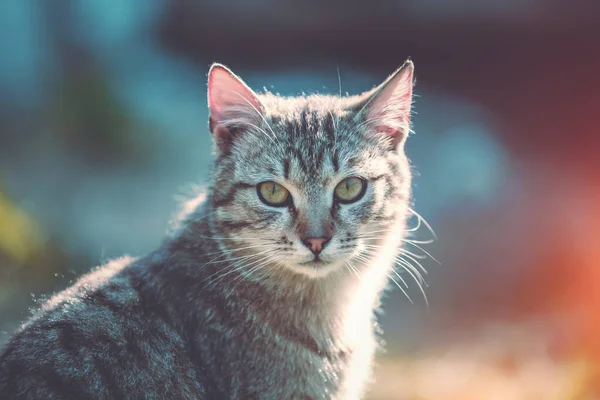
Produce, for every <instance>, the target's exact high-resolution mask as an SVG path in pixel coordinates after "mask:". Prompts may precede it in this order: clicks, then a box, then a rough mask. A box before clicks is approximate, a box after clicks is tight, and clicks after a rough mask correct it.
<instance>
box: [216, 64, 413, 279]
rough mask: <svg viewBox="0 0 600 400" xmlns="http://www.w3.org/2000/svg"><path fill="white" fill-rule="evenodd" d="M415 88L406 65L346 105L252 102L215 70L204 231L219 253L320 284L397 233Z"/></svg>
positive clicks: (315, 98)
mask: <svg viewBox="0 0 600 400" xmlns="http://www.w3.org/2000/svg"><path fill="white" fill-rule="evenodd" d="M412 86H413V64H412V62H410V61H407V62H406V63H405V64H404V65H403V66H402V67H401V68H399V69H398V70H397V71H396V72H394V73H393V74H392V75H391V76H390V77H389V78H388V79H387V80H386V81H385V82H384V83H383V84H381V85H380V86H378V87H376V88H374V89H373V90H370V91H368V92H366V93H363V94H362V95H359V96H347V97H337V96H322V95H312V96H302V97H280V96H276V95H274V94H271V93H263V94H257V93H255V92H253V91H252V90H251V89H250V88H249V87H248V86H247V85H246V84H245V83H244V82H243V81H242V80H241V79H240V78H239V77H237V76H236V75H235V74H233V73H232V72H231V71H230V70H229V69H227V68H226V67H224V66H223V65H220V64H214V65H213V66H212V67H211V69H210V72H209V77H208V103H209V107H210V130H211V133H212V135H213V138H214V143H215V150H216V155H217V160H216V162H215V171H214V181H213V186H212V191H211V193H210V202H211V205H212V207H213V211H214V213H213V214H212V216H211V223H212V226H213V229H214V230H215V232H216V233H218V235H219V237H226V238H230V240H225V241H222V242H220V243H221V244H223V245H226V247H228V249H229V250H235V249H239V254H244V255H242V256H239V257H238V259H239V260H240V261H239V263H240V266H242V267H247V268H250V269H254V270H259V269H260V268H267V267H271V268H272V267H273V266H274V265H278V266H282V268H286V269H287V270H292V271H295V272H296V273H301V274H305V275H307V276H310V277H321V276H325V275H327V274H329V273H330V272H332V271H334V270H340V269H341V268H344V266H347V265H348V263H350V264H353V263H356V262H357V261H358V260H361V259H362V260H364V259H365V258H370V256H369V255H370V254H373V252H374V251H376V250H377V247H374V246H377V243H380V242H381V239H382V238H385V237H386V235H387V234H388V233H387V232H395V234H396V235H398V229H396V228H398V227H400V228H401V229H400V232H401V231H402V229H403V228H404V223H405V218H406V212H407V209H408V202H409V197H410V171H409V166H408V161H407V159H406V156H405V155H404V142H405V140H406V138H407V136H408V132H409V129H410V128H409V127H410V107H411V100H412ZM399 239H400V238H399ZM398 244H399V242H398ZM232 254H238V253H232ZM233 259H235V257H234V258H233Z"/></svg>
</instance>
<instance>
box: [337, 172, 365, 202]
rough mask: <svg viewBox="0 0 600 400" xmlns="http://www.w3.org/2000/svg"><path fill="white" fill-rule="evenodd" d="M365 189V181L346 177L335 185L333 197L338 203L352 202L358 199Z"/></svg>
mask: <svg viewBox="0 0 600 400" xmlns="http://www.w3.org/2000/svg"><path fill="white" fill-rule="evenodd" d="M366 190H367V183H366V182H365V181H364V180H363V179H361V178H357V177H351V178H346V179H344V180H343V181H341V182H340V183H338V185H337V186H336V187H335V191H334V194H335V198H336V200H337V201H339V202H340V203H354V202H355V201H358V200H359V199H360V198H361V197H363V195H364V194H365V191H366Z"/></svg>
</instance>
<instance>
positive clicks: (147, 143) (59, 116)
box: [50, 71, 155, 167]
mask: <svg viewBox="0 0 600 400" xmlns="http://www.w3.org/2000/svg"><path fill="white" fill-rule="evenodd" d="M65 78H66V79H65V80H64V84H63V85H62V86H59V87H58V88H57V90H56V94H55V96H56V98H55V100H54V101H52V102H51V103H50V104H53V108H52V109H51V117H50V119H51V121H52V124H51V126H52V127H53V128H54V129H55V130H56V131H57V133H58V134H59V136H62V139H63V140H65V142H66V143H65V144H66V145H67V146H68V148H69V149H68V150H69V151H71V152H72V153H73V154H78V155H79V157H82V158H84V160H85V161H86V163H88V164H90V165H96V166H99V167H100V166H103V165H104V166H105V165H111V164H114V163H117V164H134V165H135V164H140V163H143V162H144V161H147V160H148V157H149V155H151V154H153V152H154V150H155V149H154V148H153V141H152V140H139V139H138V138H136V136H135V133H136V132H139V131H140V130H142V131H143V130H144V129H143V127H141V126H139V124H138V123H137V121H135V120H134V119H133V118H132V116H131V115H130V114H129V113H128V112H127V110H126V109H125V108H124V107H123V105H122V104H121V103H120V102H119V100H118V99H117V98H116V96H115V95H114V93H113V92H112V91H111V88H110V85H109V81H108V78H107V77H105V76H103V75H101V74H97V73H95V72H94V71H85V72H81V73H78V74H77V76H70V77H65ZM147 139H150V138H147Z"/></svg>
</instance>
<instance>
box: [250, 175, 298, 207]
mask: <svg viewBox="0 0 600 400" xmlns="http://www.w3.org/2000/svg"><path fill="white" fill-rule="evenodd" d="M256 191H257V193H258V197H259V198H260V200H261V201H262V202H263V203H265V204H266V205H268V206H272V207H283V206H287V205H288V201H289V200H290V192H289V191H288V190H287V189H286V188H284V187H283V186H281V185H280V184H278V183H276V182H272V181H267V182H263V183H259V184H258V186H257V187H256Z"/></svg>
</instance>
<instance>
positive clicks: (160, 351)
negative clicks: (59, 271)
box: [0, 258, 201, 399]
mask: <svg viewBox="0 0 600 400" xmlns="http://www.w3.org/2000/svg"><path fill="white" fill-rule="evenodd" d="M132 262H134V260H132V259H129V258H123V259H119V260H115V261H113V262H111V263H109V264H107V265H106V266H104V267H101V268H99V269H97V270H95V271H94V272H92V273H90V274H88V275H86V276H84V277H83V278H82V279H80V280H79V281H78V282H77V283H76V284H75V285H73V286H72V287H70V288H69V289H67V290H65V291H63V292H61V293H59V294H57V295H56V296H54V297H53V298H51V299H50V300H49V301H48V302H47V303H46V304H44V305H43V306H42V308H41V310H40V311H39V312H38V313H37V314H36V315H34V317H32V318H31V320H30V321H28V322H27V323H26V324H25V325H24V327H23V328H22V329H21V330H20V331H19V332H18V333H17V334H16V335H15V336H14V337H13V338H12V339H11V341H10V342H9V343H8V345H7V346H6V347H5V349H4V350H3V351H2V353H1V354H0V398H1V399H11V398H78V399H83V398H92V397H93V398H110V399H112V398H138V397H139V398H173V396H175V397H177V398H198V397H200V394H201V388H200V386H199V383H198V379H197V378H198V377H197V376H196V375H197V373H196V370H195V369H194V367H193V366H192V364H191V362H190V361H189V358H188V357H187V352H186V345H185V342H184V340H183V339H182V338H181V336H180V335H179V334H178V333H177V332H176V330H175V329H173V327H172V326H171V324H170V323H169V322H168V321H167V319H168V318H165V317H166V316H165V314H164V312H161V311H160V309H159V308H157V307H156V305H155V304H153V303H152V299H151V295H149V294H148V293H144V291H143V290H140V288H138V287H136V279H135V274H134V273H133V270H132V267H131V264H132Z"/></svg>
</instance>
